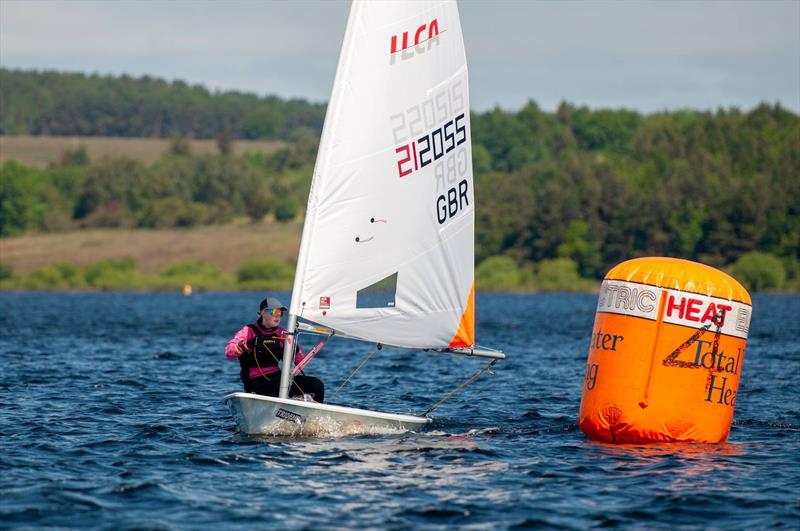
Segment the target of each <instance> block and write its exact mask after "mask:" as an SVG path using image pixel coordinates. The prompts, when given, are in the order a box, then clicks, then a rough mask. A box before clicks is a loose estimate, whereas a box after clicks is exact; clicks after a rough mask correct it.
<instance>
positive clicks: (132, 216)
mask: <svg viewBox="0 0 800 531" xmlns="http://www.w3.org/2000/svg"><path fill="white" fill-rule="evenodd" d="M2 75H3V76H8V75H12V77H13V75H21V76H22V77H26V76H33V75H34V74H29V73H28V74H25V73H23V74H19V73H14V72H8V71H4V72H2ZM36 75H43V74H36ZM72 76H77V77H78V78H80V79H81V82H82V83H83V82H86V83H88V82H89V81H90V80H91V79H92V78H91V77H87V76H83V77H81V76H79V75H72ZM120 79H121V78H120ZM120 79H117V80H113V79H111V80H109V78H98V79H97V80H95V81H97V82H101V83H111V82H112V81H113V82H115V83H118V82H120ZM141 83H144V84H145V85H147V84H148V83H155V80H149V81H147V82H146V83H145V82H144V81H143V80H130V84H129V85H128V87H129V91H131V92H135V90H134V89H133V88H132V87H135V86H139V84H141ZM158 83H161V84H162V85H163V86H164V87H169V86H171V85H170V84H166V83H164V82H158ZM173 85H174V84H173ZM165 90H166V92H165V94H166V93H170V91H169V90H168V89H166V88H165ZM192 90H194V89H192V88H188V87H185V86H183V87H178V89H177V90H176V92H174V93H170V94H171V95H170V97H168V98H166V99H167V101H182V100H181V97H180V95H181V94H185V93H186V92H185V91H189V92H191V91H192ZM198 90H199V89H198ZM5 91H6V88H5V85H3V90H2V92H3V94H4V95H3V98H4V100H3V108H2V109H3V110H2V114H3V118H2V119H3V123H4V124H5V123H6V122H5V120H6V115H7V112H8V111H7V109H8V108H7V101H8V98H7V97H6V95H5ZM96 92H101V91H100V90H99V89H98V90H97V91H96ZM76 94H77V93H76ZM206 94H207V95H208V101H210V102H216V103H214V105H217V106H218V107H217V108H219V106H221V105H222V103H221V102H222V101H223V100H224V98H225V97H226V96H225V95H210V94H208V93H206ZM76 97H78V96H77V95H76ZM250 97H252V98H255V97H254V96H250ZM215 98H220V99H215ZM112 99H113V98H112ZM256 99H257V98H256ZM259 101H260V100H259ZM184 103H185V102H184ZM59 105H62V106H68V103H61V104H59ZM214 105H212V106H211V107H213V106H214ZM319 110H320V113H321V112H322V109H321V108H320V109H319ZM246 111H247V109H244V110H243V111H242V112H243V113H244V114H245V115H247V112H246ZM15 112H17V111H15ZM17 114H19V113H17ZM290 114H291V113H290ZM248 117H249V118H250V119H252V120H255V119H254V118H253V117H252V116H248ZM294 121H295V119H294V118H293V119H287V120H284V122H283V123H290V122H292V123H294ZM212 122H213V121H212ZM26 123H27V124H28V125H27V126H26V127H28V128H29V130H30V128H31V127H32V125H31V124H33V123H34V121H30V122H26ZM226 123H230V121H228V122H226V121H225V120H222V119H220V120H218V121H216V122H213V123H212V125H210V126H209V131H210V132H212V134H213V133H216V134H217V138H218V139H219V145H220V153H219V154H217V155H193V154H192V153H191V152H190V151H189V150H188V147H187V146H186V143H185V142H182V141H181V138H180V136H176V137H174V139H173V141H172V145H171V148H170V149H169V150H168V152H167V153H165V155H164V156H163V157H162V158H161V160H159V161H157V162H156V163H154V164H152V165H150V166H145V165H143V164H142V163H140V162H137V161H135V160H131V159H127V158H125V157H115V158H104V159H99V160H89V157H88V155H87V153H86V152H85V150H82V148H78V149H77V150H72V151H68V152H65V154H64V157H63V160H62V163H61V164H58V165H54V166H53V167H51V168H48V169H46V170H37V169H34V168H29V167H25V166H23V165H21V164H18V163H14V162H10V163H7V164H6V165H4V166H3V167H2V169H0V234H2V235H11V234H17V233H19V232H21V231H25V230H63V229H66V228H74V227H98V226H122V227H130V226H138V227H153V228H158V227H171V226H193V225H198V224H207V223H223V222H225V221H227V220H230V219H232V218H233V217H239V216H248V217H250V218H252V219H261V218H263V217H264V216H274V217H275V218H276V219H278V220H287V219H293V218H295V217H297V216H301V215H302V208H303V206H304V205H305V201H306V195H307V191H308V186H309V184H310V178H311V173H312V170H313V164H314V160H315V156H316V147H317V142H318V128H315V127H314V126H309V127H307V128H305V129H295V130H294V131H295V132H294V135H295V136H294V139H295V142H293V143H292V144H291V145H289V146H288V147H285V148H283V149H281V150H278V151H276V152H274V153H271V154H269V155H265V154H261V153H250V154H246V155H243V156H240V157H234V156H232V155H231V154H230V150H229V149H228V148H226V145H227V144H226V142H227V141H229V139H230V136H228V134H231V133H232V134H233V136H234V137H242V136H245V133H244V132H242V131H240V130H236V129H233V128H230V127H228V126H227V125H226ZM3 127H6V126H5V125H4V126H3ZM267 129H268V128H266V127H265V128H263V129H262V131H266V130H267ZM4 131H6V129H4ZM472 131H473V166H474V171H475V185H476V197H477V207H476V208H477V222H476V255H477V256H476V261H477V262H478V263H483V262H485V261H486V260H488V259H490V258H497V257H503V259H504V260H503V261H502V264H501V263H500V262H494V263H495V265H496V266H497V267H496V269H497V268H505V269H504V270H508V268H509V267H510V266H511V265H514V266H516V267H517V268H518V271H516V272H509V273H507V274H506V275H505V276H504V278H509V275H511V276H512V277H513V276H514V275H517V276H518V277H519V278H520V279H521V280H520V281H519V283H518V285H526V282H525V281H524V279H525V278H534V277H535V276H536V275H537V274H540V272H539V270H538V268H539V264H542V263H546V264H548V267H551V266H552V265H553V264H556V265H558V264H560V266H559V267H561V266H563V268H565V270H566V269H570V268H572V267H574V268H575V270H576V272H577V275H578V277H582V278H595V279H596V278H599V277H601V276H602V275H603V274H604V273H605V271H607V270H608V269H609V268H610V267H611V266H613V265H614V264H616V263H619V262H620V261H622V260H625V259H629V258H633V257H637V256H646V255H659V256H677V257H682V258H687V259H690V260H698V261H701V262H704V263H707V264H709V265H712V266H716V267H727V266H731V265H732V264H734V263H736V262H737V261H738V260H740V259H741V258H742V257H744V256H747V257H748V260H750V262H749V263H758V264H766V265H762V266H760V267H762V269H764V268H766V269H775V268H780V270H781V271H782V273H780V274H778V277H779V278H778V279H777V280H775V279H773V280H767V281H765V282H766V285H767V287H769V286H770V283H771V284H772V287H781V286H782V285H786V283H788V285H792V286H798V283H800V280H799V279H800V258H799V257H800V118H799V117H798V116H797V115H796V114H794V113H792V112H790V111H788V110H786V109H784V108H782V107H781V106H779V105H767V104H762V105H760V106H758V107H756V108H754V109H752V110H750V111H749V112H743V111H740V110H738V109H736V108H731V109H718V110H716V111H713V112H711V111H708V112H697V111H674V112H664V113H658V114H652V115H641V114H639V113H636V112H633V111H628V110H591V109H588V108H586V107H576V106H574V105H570V104H567V103H564V104H562V105H561V106H560V107H559V108H558V109H557V110H556V111H555V112H553V113H548V112H544V111H542V110H541V109H540V108H539V107H538V106H537V105H536V103H535V102H529V103H528V104H527V105H526V106H524V107H523V108H522V109H520V110H519V111H507V110H502V109H493V110H490V111H487V112H483V113H473V114H472ZM222 132H227V134H226V135H223V134H221V133H222ZM226 138H227V139H228V140H227V141H226ZM753 253H756V254H755V255H754V254H753ZM753 256H756V259H755V262H753V260H752V257H753ZM758 257H762V258H763V257H766V258H765V259H766V260H767V261H766V262H764V261H763V260H761V258H758ZM773 259H774V261H770V260H773ZM759 260H761V261H759ZM776 264H777V265H776ZM500 266H502V267H500ZM758 267H759V266H756V269H758ZM498 270H499V269H498ZM548 271H551V270H548ZM512 273H513V274H512ZM482 274H484V275H488V276H489V277H491V275H490V274H489V272H488V271H482ZM548 274H549V273H548ZM569 274H570V275H572V273H569ZM781 275H782V276H781ZM565 278H566V277H565ZM569 278H572V277H571V276H569ZM498 279H499V277H498ZM781 279H783V280H781ZM498 282H501V283H502V282H504V281H502V280H501V279H499V280H498ZM759 282H763V281H759ZM490 284H491V283H490Z"/></svg>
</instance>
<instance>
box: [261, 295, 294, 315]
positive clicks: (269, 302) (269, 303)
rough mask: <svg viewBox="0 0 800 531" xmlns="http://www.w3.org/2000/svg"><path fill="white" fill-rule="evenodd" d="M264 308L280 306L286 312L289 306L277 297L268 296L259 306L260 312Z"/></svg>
mask: <svg viewBox="0 0 800 531" xmlns="http://www.w3.org/2000/svg"><path fill="white" fill-rule="evenodd" d="M264 308H269V309H272V308H280V309H281V310H283V311H284V312H285V311H287V310H288V308H287V307H286V306H284V305H283V304H281V301H279V300H278V299H276V298H275V297H267V298H266V299H264V300H263V301H261V304H260V305H259V306H258V311H259V312H260V311H261V310H263V309H264Z"/></svg>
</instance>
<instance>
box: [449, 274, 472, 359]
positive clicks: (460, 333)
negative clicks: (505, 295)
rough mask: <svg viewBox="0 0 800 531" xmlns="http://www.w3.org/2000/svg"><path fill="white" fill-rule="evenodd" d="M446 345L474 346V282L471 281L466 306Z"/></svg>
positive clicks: (451, 346) (453, 346) (454, 346)
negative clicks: (454, 332)
mask: <svg viewBox="0 0 800 531" xmlns="http://www.w3.org/2000/svg"><path fill="white" fill-rule="evenodd" d="M448 346H449V347H450V348H456V347H466V348H471V347H473V346H475V282H473V283H472V288H470V290H469V297H468V298H467V307H466V308H465V309H464V313H463V314H461V320H460V321H459V322H458V330H456V335H455V336H453V339H452V340H451V341H450V345H448Z"/></svg>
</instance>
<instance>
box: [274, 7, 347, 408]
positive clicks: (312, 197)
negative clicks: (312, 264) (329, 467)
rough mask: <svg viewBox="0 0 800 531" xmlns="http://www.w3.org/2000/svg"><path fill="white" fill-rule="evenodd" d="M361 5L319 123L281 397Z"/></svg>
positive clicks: (288, 382)
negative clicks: (318, 189) (319, 185)
mask: <svg viewBox="0 0 800 531" xmlns="http://www.w3.org/2000/svg"><path fill="white" fill-rule="evenodd" d="M360 5H361V4H360V2H358V1H357V0H354V1H353V3H352V4H351V6H350V14H349V16H348V17H347V26H346V28H345V32H344V41H343V42H342V49H341V52H340V53H339V63H338V65H337V67H336V75H335V76H334V80H333V89H332V90H331V99H330V101H329V102H328V110H327V112H326V113H325V122H324V124H323V126H322V135H321V137H320V143H319V149H318V151H317V162H316V164H315V165H314V175H313V177H312V179H311V188H310V190H309V192H308V205H307V207H306V215H305V221H304V223H303V234H302V236H301V238H300V252H299V253H298V256H297V268H296V269H295V275H294V285H293V286H292V300H291V303H290V305H289V320H288V322H287V324H286V326H287V329H286V330H287V333H288V336H289V338H290V339H291V340H289V341H286V342H284V345H283V360H282V368H281V387H280V392H279V395H278V396H279V397H280V398H288V396H289V386H291V385H292V382H291V378H292V358H294V353H295V349H296V348H297V341H296V337H297V336H296V331H297V317H298V316H300V315H302V313H303V304H304V302H305V301H301V300H300V299H301V296H302V288H303V281H304V278H305V272H306V264H307V262H308V248H309V245H310V243H311V237H312V233H313V231H314V225H315V223H314V220H315V218H316V214H317V208H316V206H317V195H316V194H315V186H314V184H315V182H316V180H317V179H318V172H319V171H320V169H321V168H325V167H326V166H325V165H326V161H327V159H328V157H329V154H330V151H331V149H330V145H331V139H330V138H329V137H330V135H331V132H330V131H331V124H332V123H334V121H335V119H336V116H337V115H338V114H339V107H340V106H341V105H340V101H341V98H340V97H339V96H338V94H339V92H341V85H342V84H341V80H343V79H344V78H345V72H346V70H347V69H348V63H349V61H347V60H346V56H347V55H348V54H349V53H350V51H351V49H352V46H351V41H352V34H353V29H352V28H353V26H354V25H355V20H356V15H357V12H358V10H359V8H360Z"/></svg>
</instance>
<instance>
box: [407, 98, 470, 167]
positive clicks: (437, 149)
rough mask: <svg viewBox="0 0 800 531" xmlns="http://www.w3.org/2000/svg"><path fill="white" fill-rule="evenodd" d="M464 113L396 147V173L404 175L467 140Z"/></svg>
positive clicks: (437, 158) (439, 157) (442, 155)
mask: <svg viewBox="0 0 800 531" xmlns="http://www.w3.org/2000/svg"><path fill="white" fill-rule="evenodd" d="M464 116H465V115H464V113H461V114H459V115H458V116H456V117H455V118H454V119H452V120H449V121H447V122H445V124H444V125H442V126H440V127H438V128H437V129H434V130H433V131H431V132H429V133H428V134H426V135H423V136H421V137H419V138H417V139H415V140H412V141H411V142H409V143H408V144H405V145H402V146H399V147H397V148H396V149H395V150H394V151H395V153H397V154H398V155H399V158H398V160H397V173H398V174H399V176H400V177H405V176H406V175H409V174H411V173H413V172H415V171H417V170H421V169H422V168H424V167H425V166H427V165H428V164H430V163H431V162H434V161H437V160H439V159H441V158H442V157H444V156H445V155H446V154H447V153H450V152H451V151H453V150H454V149H455V148H456V147H457V146H460V145H461V144H463V143H464V142H466V141H467V128H466V125H465V123H464V121H465V120H464Z"/></svg>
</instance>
